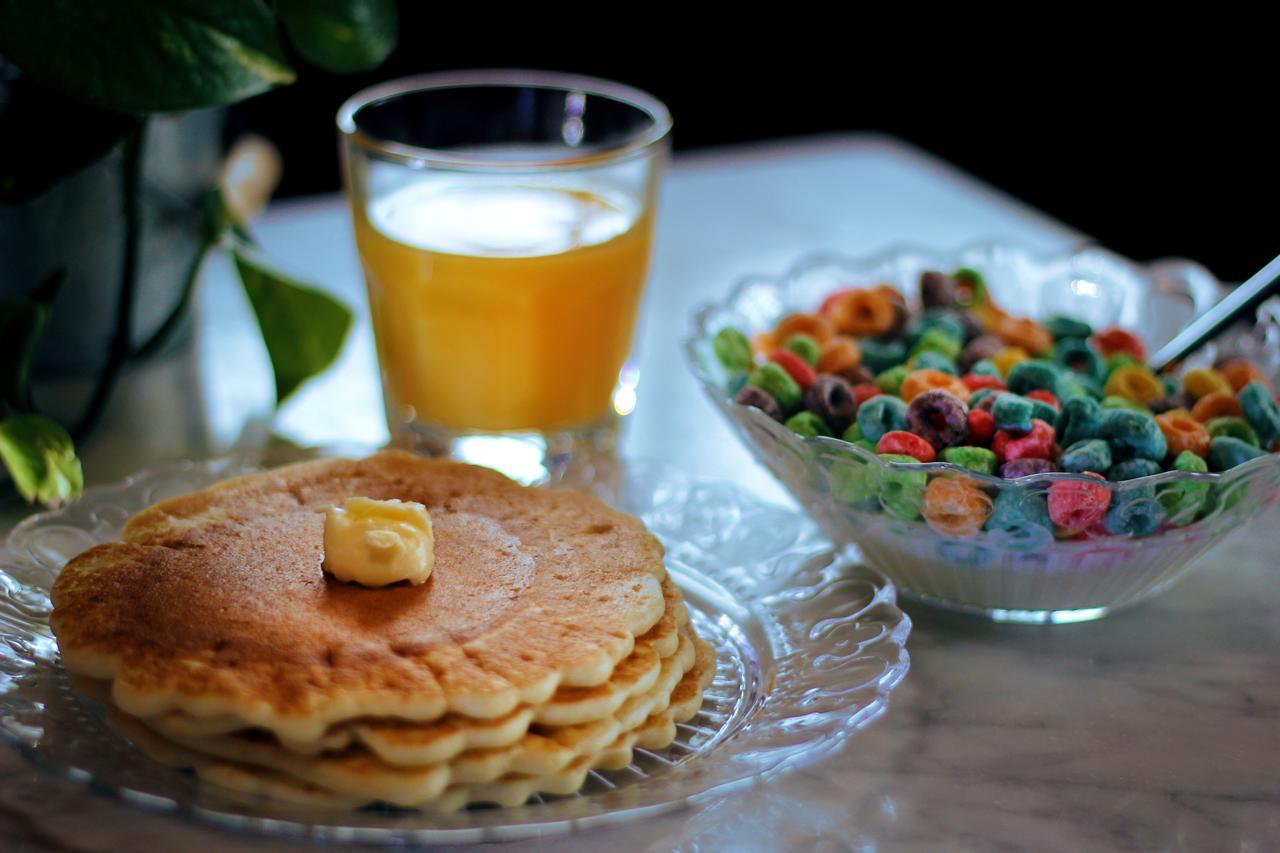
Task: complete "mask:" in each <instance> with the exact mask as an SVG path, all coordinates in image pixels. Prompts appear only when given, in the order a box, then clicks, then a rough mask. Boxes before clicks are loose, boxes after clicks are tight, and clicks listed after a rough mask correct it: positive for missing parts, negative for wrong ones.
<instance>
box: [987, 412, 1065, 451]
mask: <svg viewBox="0 0 1280 853" xmlns="http://www.w3.org/2000/svg"><path fill="white" fill-rule="evenodd" d="M991 451H992V452H993V453H995V455H996V458H997V459H999V460H1000V461H1001V462H1011V461H1013V460H1014V459H1052V458H1053V427H1051V426H1050V425H1049V424H1048V423H1046V422H1045V421H1042V420H1040V419H1039V418H1034V419H1033V420H1032V421H1031V432H1027V433H1018V432H1014V431H1012V430H1007V429H1002V430H998V431H997V432H996V434H995V437H994V438H992V439H991Z"/></svg>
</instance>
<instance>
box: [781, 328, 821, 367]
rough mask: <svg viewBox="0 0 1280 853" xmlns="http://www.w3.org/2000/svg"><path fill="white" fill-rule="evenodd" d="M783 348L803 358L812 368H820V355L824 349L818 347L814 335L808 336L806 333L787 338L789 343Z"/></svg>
mask: <svg viewBox="0 0 1280 853" xmlns="http://www.w3.org/2000/svg"><path fill="white" fill-rule="evenodd" d="M782 348H783V349H785V350H789V351H791V352H793V353H795V354H796V355H798V356H800V357H801V358H803V359H804V363H805V364H807V365H809V366H810V367H817V366H818V353H820V352H821V351H822V347H820V346H819V345H818V342H817V341H816V340H815V339H814V338H813V336H812V335H806V334H805V333H804V332H799V333H797V334H794V335H792V336H791V337H789V338H787V342H786V343H785V344H783V345H782Z"/></svg>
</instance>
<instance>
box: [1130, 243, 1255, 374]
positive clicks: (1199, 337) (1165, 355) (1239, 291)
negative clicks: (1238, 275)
mask: <svg viewBox="0 0 1280 853" xmlns="http://www.w3.org/2000/svg"><path fill="white" fill-rule="evenodd" d="M1278 292H1280V257H1277V258H1275V259H1274V260H1272V261H1271V263H1269V264H1267V265H1266V266H1265V267H1263V268H1262V269H1260V270H1258V271H1257V272H1256V273H1254V274H1253V275H1252V276H1250V278H1249V280H1248V281H1246V282H1245V283H1244V284H1241V285H1240V286H1239V287H1237V288H1236V289H1235V290H1233V291H1231V292H1230V293H1228V294H1227V295H1226V296H1224V297H1223V298H1222V299H1219V300H1218V302H1217V304H1215V305H1214V306H1213V307H1212V308H1210V309H1209V310H1208V311H1206V312H1204V313H1203V314H1201V315H1200V316H1199V317H1197V318H1196V319H1194V320H1192V321H1191V322H1190V323H1188V324H1187V327H1186V328H1185V329H1183V330H1182V331H1181V332H1179V333H1178V334H1176V335H1174V337H1173V340H1171V341H1169V343H1167V344H1165V345H1164V346H1162V347H1160V349H1159V350H1157V351H1156V353H1155V354H1154V355H1152V356H1151V358H1149V359H1147V366H1148V367H1150V368H1151V369H1152V370H1154V371H1155V372H1157V373H1159V372H1160V371H1162V370H1164V369H1165V368H1167V367H1169V366H1170V365H1172V364H1176V363H1177V362H1179V361H1182V359H1184V358H1186V357H1187V356H1188V355H1190V354H1191V353H1193V352H1195V351H1196V350H1198V349H1199V348H1200V347H1202V346H1204V345H1205V344H1207V343H1208V342H1209V341H1211V340H1213V338H1214V337H1216V336H1217V335H1218V333H1219V332H1221V331H1222V330H1223V329H1225V328H1227V327H1228V326H1230V325H1231V324H1233V323H1234V322H1235V321H1236V320H1238V319H1240V318H1241V317H1245V316H1249V315H1251V314H1252V313H1253V311H1254V309H1255V308H1257V307H1258V305H1260V304H1261V303H1262V302H1263V301H1264V300H1266V298H1267V297H1268V296H1271V295H1273V294H1275V293H1278Z"/></svg>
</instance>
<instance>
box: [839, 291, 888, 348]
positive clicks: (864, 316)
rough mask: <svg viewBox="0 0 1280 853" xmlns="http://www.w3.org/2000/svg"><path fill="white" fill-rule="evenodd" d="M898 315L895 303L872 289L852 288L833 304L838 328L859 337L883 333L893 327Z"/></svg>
mask: <svg viewBox="0 0 1280 853" xmlns="http://www.w3.org/2000/svg"><path fill="white" fill-rule="evenodd" d="M896 317H897V309H896V308H894V304H893V303H892V302H890V301H889V300H888V299H886V298H885V297H884V296H883V295H881V294H879V293H873V292H872V291H870V290H851V291H849V292H848V293H846V294H844V295H843V296H842V297H840V298H839V299H838V300H836V302H835V304H834V305H832V306H831V319H832V321H833V322H834V323H835V326H836V329H838V330H839V331H841V332H844V333H845V334H846V335H853V336H855V337H859V338H861V337H868V336H872V335H883V334H884V333H885V332H888V331H889V330H890V329H892V328H893V324H894V320H895V318H896Z"/></svg>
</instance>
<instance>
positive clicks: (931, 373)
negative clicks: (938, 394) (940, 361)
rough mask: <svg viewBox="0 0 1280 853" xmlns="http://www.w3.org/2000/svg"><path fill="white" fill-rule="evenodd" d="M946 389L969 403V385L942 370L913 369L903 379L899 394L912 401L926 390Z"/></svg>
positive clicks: (906, 400) (966, 403) (963, 401)
mask: <svg viewBox="0 0 1280 853" xmlns="http://www.w3.org/2000/svg"><path fill="white" fill-rule="evenodd" d="M933 390H939V391H946V392H947V393H949V394H952V395H953V396H956V397H959V398H960V401H961V402H962V403H964V404H965V405H966V406H967V405H968V404H969V394H970V393H971V392H970V391H969V386H968V385H965V384H964V382H963V381H961V379H960V378H959V377H958V376H952V375H951V374H950V373H943V372H942V371H941V370H932V369H930V368H925V369H923V370H913V371H911V372H910V373H908V374H907V375H906V376H905V377H903V379H902V387H901V388H900V389H899V390H898V394H899V396H901V397H902V399H903V400H904V401H905V402H907V403H910V402H911V401H912V400H914V399H915V398H916V397H918V396H920V395H921V394H923V393H924V392H925V391H933Z"/></svg>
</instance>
